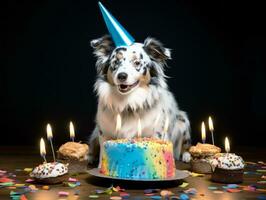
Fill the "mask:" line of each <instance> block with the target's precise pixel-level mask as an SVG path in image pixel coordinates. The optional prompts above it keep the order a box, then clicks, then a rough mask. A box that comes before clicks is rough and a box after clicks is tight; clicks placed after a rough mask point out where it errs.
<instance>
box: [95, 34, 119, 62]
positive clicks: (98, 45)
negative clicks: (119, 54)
mask: <svg viewBox="0 0 266 200" xmlns="http://www.w3.org/2000/svg"><path fill="white" fill-rule="evenodd" d="M91 47H92V48H93V49H94V52H93V53H94V54H95V55H96V57H97V58H98V59H99V58H100V59H102V60H105V59H107V58H108V57H109V55H110V54H111V53H112V51H113V50H114V48H115V47H114V43H113V41H112V38H111V37H110V36H109V35H105V36H103V37H101V38H98V39H94V40H92V41H91Z"/></svg>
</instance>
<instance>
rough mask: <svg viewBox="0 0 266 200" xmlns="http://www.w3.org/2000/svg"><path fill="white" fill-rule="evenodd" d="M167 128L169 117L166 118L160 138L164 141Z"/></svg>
mask: <svg viewBox="0 0 266 200" xmlns="http://www.w3.org/2000/svg"><path fill="white" fill-rule="evenodd" d="M168 128H169V117H168V116H166V117H165V121H164V127H163V136H162V138H163V140H166V134H167V132H168Z"/></svg>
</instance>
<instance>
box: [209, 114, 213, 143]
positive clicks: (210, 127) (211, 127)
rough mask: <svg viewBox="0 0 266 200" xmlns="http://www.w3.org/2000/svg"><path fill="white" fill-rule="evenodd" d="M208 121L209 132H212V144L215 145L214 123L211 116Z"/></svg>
mask: <svg viewBox="0 0 266 200" xmlns="http://www.w3.org/2000/svg"><path fill="white" fill-rule="evenodd" d="M208 121H209V130H210V131H211V134H212V144H213V145H214V137H213V131H214V127H213V122H212V118H211V116H209V120H208Z"/></svg>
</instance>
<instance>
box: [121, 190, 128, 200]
mask: <svg viewBox="0 0 266 200" xmlns="http://www.w3.org/2000/svg"><path fill="white" fill-rule="evenodd" d="M120 197H122V198H123V199H127V198H129V197H130V194H128V193H126V192H120Z"/></svg>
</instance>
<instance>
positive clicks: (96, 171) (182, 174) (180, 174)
mask: <svg viewBox="0 0 266 200" xmlns="http://www.w3.org/2000/svg"><path fill="white" fill-rule="evenodd" d="M88 172H89V174H90V175H92V176H95V177H98V178H107V179H113V180H125V181H143V182H155V181H156V182H157V181H177V180H181V179H184V178H186V177H188V176H189V172H187V171H183V170H178V169H176V173H175V177H171V178H165V179H130V178H119V177H113V176H107V175H104V174H102V173H100V169H99V168H93V169H91V170H89V171H88Z"/></svg>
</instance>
